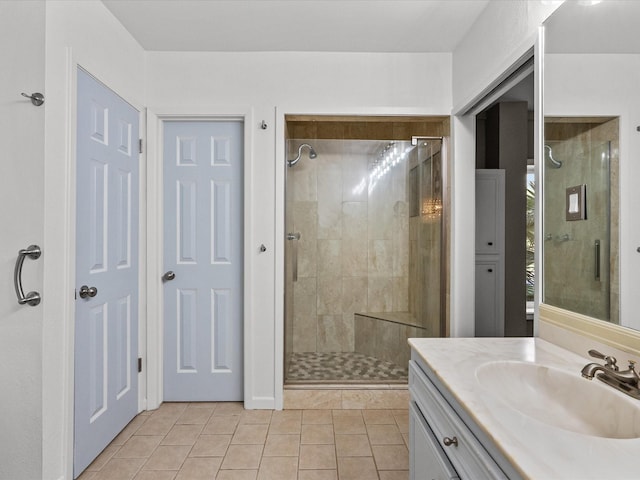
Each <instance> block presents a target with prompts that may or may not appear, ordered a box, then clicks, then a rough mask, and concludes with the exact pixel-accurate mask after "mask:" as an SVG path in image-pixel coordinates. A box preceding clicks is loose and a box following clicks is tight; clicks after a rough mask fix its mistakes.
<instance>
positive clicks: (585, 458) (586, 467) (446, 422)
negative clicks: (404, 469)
mask: <svg viewBox="0 0 640 480" xmlns="http://www.w3.org/2000/svg"><path fill="white" fill-rule="evenodd" d="M409 344H410V345H411V349H412V350H411V352H412V353H411V362H410V367H409V390H410V393H411V404H410V410H409V425H410V433H409V434H410V446H409V449H410V471H411V474H410V478H411V479H412V480H423V479H429V480H431V479H434V480H435V479H438V480H439V479H461V480H465V479H471V480H481V479H512V480H516V479H554V480H560V479H577V478H580V479H591V478H592V479H596V478H598V479H602V478H607V479H611V480H613V479H633V478H638V462H637V452H638V451H640V401H638V400H635V399H633V398H631V397H628V396H626V395H624V394H622V393H620V392H618V391H615V390H614V389H612V388H611V387H608V386H606V385H604V384H603V383H602V382H599V381H597V380H594V381H589V380H586V379H584V378H582V377H581V375H580V371H581V369H582V367H584V365H585V364H586V363H588V362H589V360H588V359H587V358H586V357H581V356H579V355H576V354H574V353H572V352H569V351H567V350H564V349H562V348H560V347H558V346H556V345H553V344H551V343H549V342H546V341H544V340H541V339H540V338H416V339H410V340H409ZM585 355H586V352H585Z"/></svg>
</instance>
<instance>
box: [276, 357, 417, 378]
mask: <svg viewBox="0 0 640 480" xmlns="http://www.w3.org/2000/svg"><path fill="white" fill-rule="evenodd" d="M286 382H287V383H288V384H291V383H333V382H337V383H345V382H348V383H406V382H407V369H406V367H405V368H403V367H401V366H399V365H396V364H395V363H392V362H386V361H384V360H379V359H377V358H374V357H369V356H367V355H363V354H361V353H355V352H346V353H337V352H332V353H320V352H304V353H292V354H291V357H290V361H289V369H288V371H287V375H286Z"/></svg>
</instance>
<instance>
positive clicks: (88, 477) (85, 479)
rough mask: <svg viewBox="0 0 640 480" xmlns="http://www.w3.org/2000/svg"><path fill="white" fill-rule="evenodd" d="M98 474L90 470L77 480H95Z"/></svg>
mask: <svg viewBox="0 0 640 480" xmlns="http://www.w3.org/2000/svg"><path fill="white" fill-rule="evenodd" d="M97 474H98V472H91V471H89V470H85V471H84V472H82V473H81V474H80V476H79V477H78V479H77V480H93V479H94V478H95V477H96V475H97Z"/></svg>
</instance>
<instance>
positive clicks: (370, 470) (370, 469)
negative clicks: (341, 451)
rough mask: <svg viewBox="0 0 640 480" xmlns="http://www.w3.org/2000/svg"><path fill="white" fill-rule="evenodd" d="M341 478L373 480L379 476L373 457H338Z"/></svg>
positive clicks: (344, 479)
mask: <svg viewBox="0 0 640 480" xmlns="http://www.w3.org/2000/svg"><path fill="white" fill-rule="evenodd" d="M338 478H339V479H340V480H372V479H377V478H378V472H377V471H376V465H375V463H373V458H372V457H340V458H339V459H338Z"/></svg>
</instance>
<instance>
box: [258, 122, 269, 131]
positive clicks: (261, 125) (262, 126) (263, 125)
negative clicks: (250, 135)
mask: <svg viewBox="0 0 640 480" xmlns="http://www.w3.org/2000/svg"><path fill="white" fill-rule="evenodd" d="M260 128H261V129H262V130H266V129H267V128H268V127H267V122H265V121H264V120H262V123H261V124H260Z"/></svg>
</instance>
